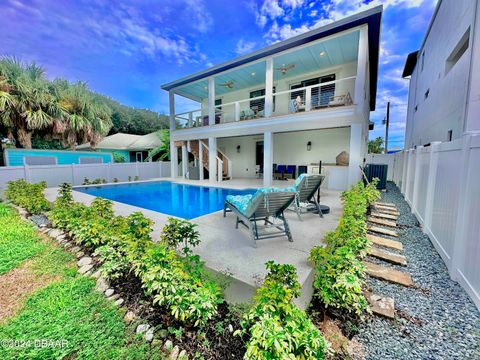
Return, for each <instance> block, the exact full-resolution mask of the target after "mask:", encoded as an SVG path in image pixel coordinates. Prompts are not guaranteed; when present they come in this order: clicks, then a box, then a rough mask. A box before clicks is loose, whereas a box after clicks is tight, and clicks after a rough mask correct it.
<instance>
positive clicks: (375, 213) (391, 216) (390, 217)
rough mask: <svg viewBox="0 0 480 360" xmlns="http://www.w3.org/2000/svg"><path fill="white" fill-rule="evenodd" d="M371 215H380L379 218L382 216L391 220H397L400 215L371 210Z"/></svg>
mask: <svg viewBox="0 0 480 360" xmlns="http://www.w3.org/2000/svg"><path fill="white" fill-rule="evenodd" d="M370 215H371V216H375V217H378V218H382V219H389V220H397V219H398V216H396V215H389V214H385V213H381V212H373V211H372V212H371V213H370Z"/></svg>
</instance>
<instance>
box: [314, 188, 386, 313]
mask: <svg viewBox="0 0 480 360" xmlns="http://www.w3.org/2000/svg"><path fill="white" fill-rule="evenodd" d="M377 182H378V180H374V181H372V182H371V183H370V184H368V185H367V186H365V185H364V184H363V183H362V182H359V183H358V184H356V185H355V186H353V187H352V188H351V189H350V190H348V191H345V192H343V193H342V196H341V198H342V201H343V205H344V207H343V212H342V216H341V218H340V221H339V224H338V226H337V228H336V229H335V231H333V232H330V233H328V234H327V235H326V237H325V241H326V243H327V246H326V248H324V247H321V246H318V247H314V248H313V249H312V250H311V252H310V260H311V262H312V263H314V265H315V268H316V277H315V281H314V285H313V286H314V288H315V290H316V292H315V295H316V296H318V297H319V298H320V300H321V301H322V303H323V304H324V305H325V307H326V308H328V307H333V308H336V309H340V310H344V311H346V312H348V313H354V314H357V315H361V314H362V313H363V311H365V310H368V303H367V300H366V299H365V296H364V295H363V290H364V287H365V280H364V276H365V268H364V266H363V264H362V262H361V261H360V259H362V258H363V257H365V255H366V254H367V251H368V249H369V247H370V245H371V244H370V241H369V240H368V239H367V237H366V233H367V228H366V226H367V225H366V212H367V207H368V206H369V205H370V204H372V203H373V202H375V201H376V200H378V198H379V197H380V194H379V192H378V190H377V189H376V183H377Z"/></svg>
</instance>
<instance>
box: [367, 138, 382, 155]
mask: <svg viewBox="0 0 480 360" xmlns="http://www.w3.org/2000/svg"><path fill="white" fill-rule="evenodd" d="M384 151H385V148H384V147H383V138H382V137H380V136H379V137H377V138H376V139H375V140H370V141H369V142H368V152H369V153H370V154H381V153H383V152H384Z"/></svg>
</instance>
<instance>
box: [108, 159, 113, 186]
mask: <svg viewBox="0 0 480 360" xmlns="http://www.w3.org/2000/svg"><path fill="white" fill-rule="evenodd" d="M111 177H112V163H111V162H109V163H108V164H107V181H108V182H110V181H111Z"/></svg>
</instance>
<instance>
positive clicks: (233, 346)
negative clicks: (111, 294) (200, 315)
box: [112, 273, 246, 360]
mask: <svg viewBox="0 0 480 360" xmlns="http://www.w3.org/2000/svg"><path fill="white" fill-rule="evenodd" d="M112 285H113V286H114V287H115V289H116V290H117V292H119V293H120V294H121V296H122V298H123V299H124V300H125V306H126V307H127V308H128V309H129V310H131V311H133V312H134V313H135V314H136V315H137V316H138V317H139V318H141V319H143V320H145V321H148V323H149V324H151V325H152V326H154V327H155V332H156V333H157V334H158V333H159V332H162V333H163V334H164V339H163V341H165V340H167V339H168V340H171V341H172V342H173V344H174V345H178V346H179V347H180V348H181V349H185V350H186V351H187V353H188V354H190V355H195V358H196V357H198V355H201V356H203V358H204V359H239V360H240V359H243V356H244V354H245V350H246V349H245V342H244V341H243V340H242V339H241V338H240V337H239V336H233V333H232V332H230V331H229V325H232V327H233V329H235V330H237V329H240V318H239V317H238V315H237V314H236V313H235V312H233V311H231V309H230V307H229V306H228V304H227V303H225V302H224V303H222V304H220V305H219V307H218V314H217V315H216V316H215V317H214V318H213V319H211V320H210V321H209V322H208V323H207V324H206V325H205V326H204V327H202V328H195V327H193V326H187V325H185V324H184V323H181V322H180V321H177V320H175V318H174V317H173V316H172V315H171V314H170V312H169V311H168V309H167V308H165V307H161V306H153V305H152V298H151V297H149V296H146V295H145V294H144V290H143V288H142V286H141V281H140V279H139V278H138V277H137V276H135V275H134V274H133V273H130V274H129V275H127V276H126V277H124V278H121V279H119V280H117V281H115V282H112ZM169 329H170V330H171V331H169ZM179 329H181V330H179ZM173 330H176V331H173Z"/></svg>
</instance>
